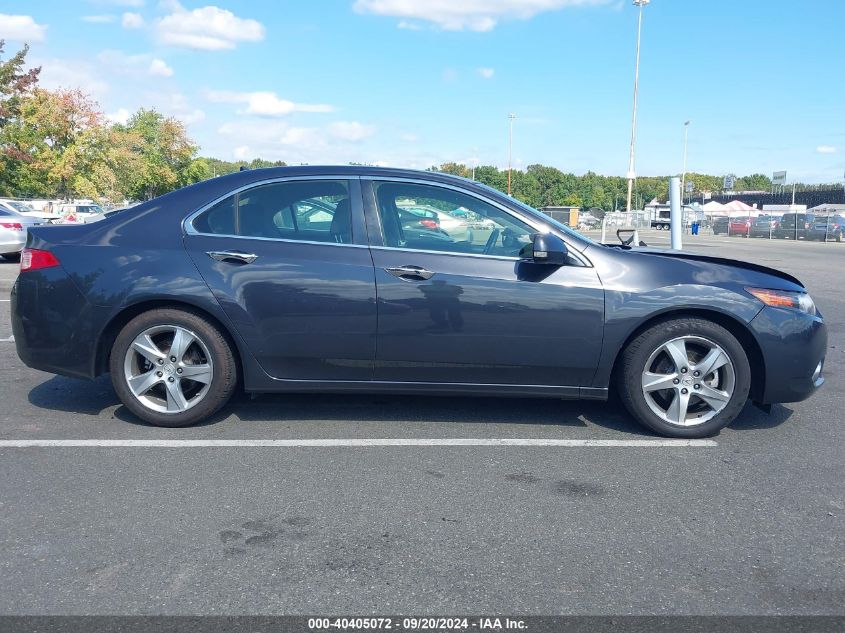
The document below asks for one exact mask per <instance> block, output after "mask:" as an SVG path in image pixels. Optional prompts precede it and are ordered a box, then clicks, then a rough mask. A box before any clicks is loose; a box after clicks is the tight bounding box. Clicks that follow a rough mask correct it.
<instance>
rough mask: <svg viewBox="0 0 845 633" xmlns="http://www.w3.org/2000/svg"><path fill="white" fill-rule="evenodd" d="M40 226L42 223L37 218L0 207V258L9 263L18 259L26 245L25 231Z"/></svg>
mask: <svg viewBox="0 0 845 633" xmlns="http://www.w3.org/2000/svg"><path fill="white" fill-rule="evenodd" d="M41 224H43V222H42V221H41V220H40V219H38V218H31V217H28V216H25V215H21V214H20V213H18V212H17V211H12V210H11V209H8V208H6V207H0V256H3V257H4V258H5V259H7V260H11V261H17V260H18V259H20V252H21V249H22V248H23V247H24V244H26V233H27V230H28V229H29V228H30V227H33V226H40V225H41Z"/></svg>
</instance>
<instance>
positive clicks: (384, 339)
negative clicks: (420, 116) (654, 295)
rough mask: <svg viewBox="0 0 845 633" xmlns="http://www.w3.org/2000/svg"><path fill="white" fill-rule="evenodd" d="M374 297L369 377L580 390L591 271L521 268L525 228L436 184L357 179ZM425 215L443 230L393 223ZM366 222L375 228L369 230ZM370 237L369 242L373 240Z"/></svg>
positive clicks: (595, 331)
mask: <svg viewBox="0 0 845 633" xmlns="http://www.w3.org/2000/svg"><path fill="white" fill-rule="evenodd" d="M364 195H365V196H369V198H370V200H371V205H372V206H374V207H375V208H376V209H377V214H375V217H374V220H375V221H371V222H370V225H371V226H370V230H371V242H372V243H374V244H383V246H378V245H375V246H373V247H372V252H373V262H374V264H375V278H376V288H377V293H378V311H379V328H378V343H377V353H376V368H375V377H376V380H385V381H403V382H426V383H430V382H436V383H474V384H486V385H490V384H507V385H543V386H549V385H555V386H582V385H589V384H590V382H591V380H592V377H593V374H594V373H595V370H596V366H597V364H598V359H599V353H600V351H601V345H602V333H603V322H604V292H603V290H602V287H601V284H600V282H599V279H598V276H597V275H596V272H595V270H594V269H593V268H592V267H589V266H587V265H585V263H584V262H582V261H580V260H579V259H577V258H576V257H573V258H572V261H571V265H567V266H560V267H555V266H548V265H539V264H533V263H526V262H522V261H520V259H519V251H520V249H521V248H522V247H523V246H524V245H525V244H527V243H529V241H530V235H531V234H532V233H536V232H537V230H536V228H534V227H532V226H530V225H529V224H528V223H527V222H526V221H525V219H521V218H519V217H517V215H516V214H514V213H512V212H509V211H506V210H505V209H504V208H502V207H501V206H499V205H496V204H493V203H492V202H491V201H485V200H483V199H481V198H479V197H477V196H475V195H470V194H468V193H465V192H462V191H459V190H457V189H454V188H449V187H446V186H440V185H431V184H425V183H419V182H411V181H399V180H384V181H372V182H370V181H364ZM403 210H412V211H413V212H414V213H416V214H417V215H420V214H421V213H423V212H426V211H431V212H433V214H434V215H439V216H440V217H444V216H445V217H448V218H454V219H455V220H457V221H458V222H459V223H463V224H460V226H458V227H455V224H456V223H455V222H452V221H451V220H450V222H449V231H448V232H447V231H446V230H444V229H442V228H440V227H438V226H435V227H419V226H417V225H414V224H410V223H409V221H405V220H403V218H404V217H406V216H408V217H412V216H411V214H408V213H403V212H402V211H403ZM373 224H377V225H379V226H372V225H373ZM374 233H375V234H374Z"/></svg>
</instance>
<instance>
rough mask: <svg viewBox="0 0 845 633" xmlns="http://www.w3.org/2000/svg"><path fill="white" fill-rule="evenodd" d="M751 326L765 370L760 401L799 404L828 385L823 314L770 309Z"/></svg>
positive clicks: (766, 309)
mask: <svg viewBox="0 0 845 633" xmlns="http://www.w3.org/2000/svg"><path fill="white" fill-rule="evenodd" d="M750 326H751V329H752V330H753V332H754V335H755V337H756V338H757V341H758V343H759V344H760V349H761V351H762V353H763V365H764V368H765V376H764V381H763V392H762V394H760V395H758V400H759V402H761V403H763V404H773V403H775V402H799V401H801V400H806V399H807V398H809V397H810V396H811V395H813V393H814V392H815V391H816V389H818V388H819V387H821V386H822V385H823V384H824V359H825V354H826V352H827V328H826V327H825V324H824V319H823V318H822V316H821V315H820V314H818V315H814V316H811V315H808V314H804V313H802V312H798V311H797V310H791V309H785V308H774V307H771V306H767V307H765V308H763V309H762V310H761V311H760V313H759V314H758V315H757V316H756V317H755V318H754V319H753V320H752V321H751V323H750Z"/></svg>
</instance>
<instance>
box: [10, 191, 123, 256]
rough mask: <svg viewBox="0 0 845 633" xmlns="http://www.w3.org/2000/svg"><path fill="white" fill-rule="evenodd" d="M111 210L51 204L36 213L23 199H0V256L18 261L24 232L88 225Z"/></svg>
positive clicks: (78, 205)
mask: <svg viewBox="0 0 845 633" xmlns="http://www.w3.org/2000/svg"><path fill="white" fill-rule="evenodd" d="M110 212H111V211H104V210H103V208H102V207H100V206H99V205H97V204H93V203H67V204H55V205H53V204H51V205H50V206H48V207H45V208H44V209H42V210H38V209H36V208H35V207H33V206H32V205H31V204H29V203H27V202H24V201H22V200H11V199H8V198H0V257H3V258H4V259H6V260H7V261H15V262H16V261H18V260H19V259H20V252H21V250H22V249H23V247H24V245H25V244H26V236H27V231H28V230H29V229H30V228H32V227H35V226H41V225H44V224H89V223H91V222H97V221H99V220H102V219H103V218H105V217H106V215H108V213H110Z"/></svg>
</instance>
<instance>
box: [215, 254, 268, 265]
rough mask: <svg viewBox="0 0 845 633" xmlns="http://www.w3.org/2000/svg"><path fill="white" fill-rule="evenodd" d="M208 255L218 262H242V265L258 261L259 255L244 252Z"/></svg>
mask: <svg viewBox="0 0 845 633" xmlns="http://www.w3.org/2000/svg"><path fill="white" fill-rule="evenodd" d="M206 255H208V256H209V257H210V258H211V259H216V260H217V261H218V262H226V261H228V262H241V263H242V264H251V263H252V262H254V261H255V260H256V259H258V255H255V254H254V253H244V252H243V251H208V252H207V253H206Z"/></svg>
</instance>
